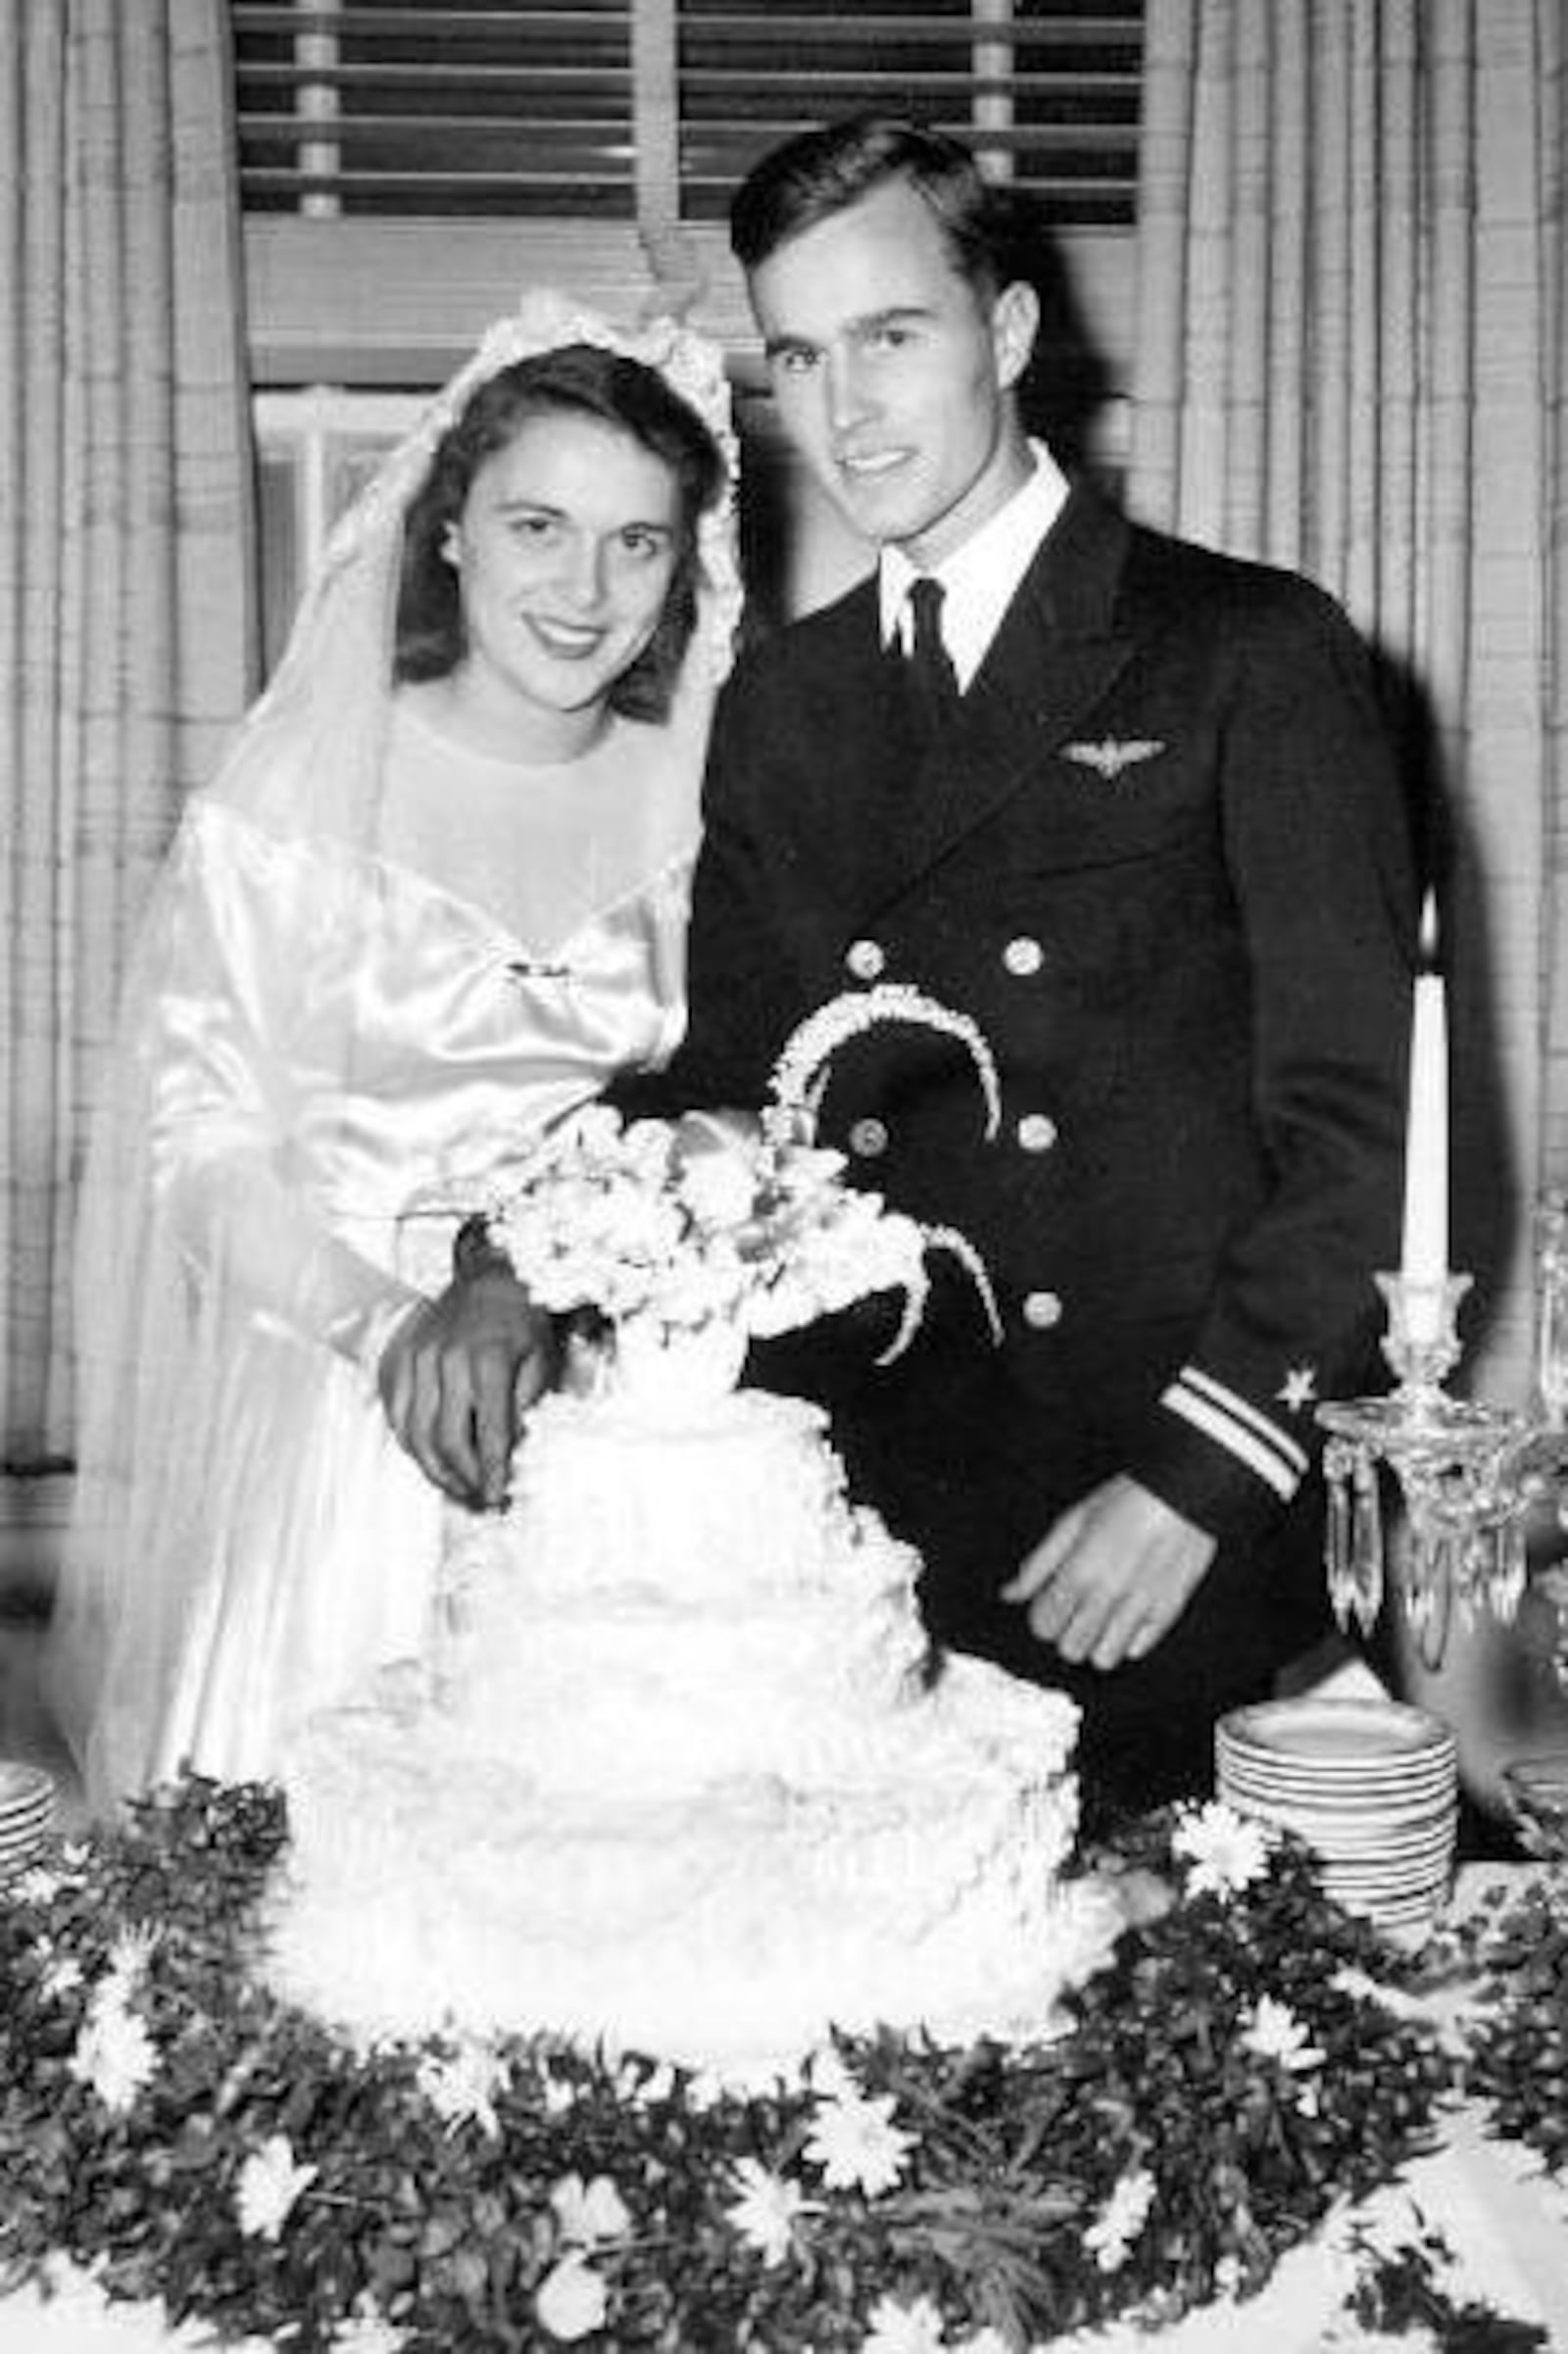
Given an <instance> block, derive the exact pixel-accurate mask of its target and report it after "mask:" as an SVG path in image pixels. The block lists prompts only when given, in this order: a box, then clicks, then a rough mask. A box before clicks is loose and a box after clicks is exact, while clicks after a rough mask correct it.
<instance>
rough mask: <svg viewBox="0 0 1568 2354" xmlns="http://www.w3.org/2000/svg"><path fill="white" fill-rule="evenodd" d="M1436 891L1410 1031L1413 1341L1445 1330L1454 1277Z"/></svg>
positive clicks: (1409, 1297)
mask: <svg viewBox="0 0 1568 2354" xmlns="http://www.w3.org/2000/svg"><path fill="white" fill-rule="evenodd" d="M1437 946H1438V923H1437V909H1436V907H1435V905H1434V902H1433V898H1432V894H1431V893H1430V892H1428V894H1427V898H1426V904H1425V906H1424V907H1423V908H1422V910H1421V964H1420V969H1419V971H1418V972H1417V974H1416V981H1415V1013H1414V1019H1413V1022H1412V1024H1411V1030H1410V1097H1409V1108H1408V1112H1407V1115H1406V1119H1405V1130H1404V1242H1403V1248H1402V1250H1401V1252H1400V1258H1399V1273H1400V1275H1401V1277H1402V1278H1403V1282H1404V1287H1405V1306H1406V1312H1407V1314H1408V1315H1409V1316H1410V1318H1411V1322H1412V1330H1411V1338H1412V1340H1418V1341H1432V1340H1436V1339H1437V1338H1438V1336H1439V1334H1440V1333H1441V1331H1442V1328H1443V1286H1444V1284H1445V1282H1446V1279H1447V1274H1448V1014H1447V1005H1446V993H1445V989H1444V982H1443V975H1442V973H1441V972H1440V971H1439V970H1438V968H1437V962H1436V957H1437Z"/></svg>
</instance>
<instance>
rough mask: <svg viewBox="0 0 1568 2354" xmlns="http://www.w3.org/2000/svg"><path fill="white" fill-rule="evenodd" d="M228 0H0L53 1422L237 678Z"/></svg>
mask: <svg viewBox="0 0 1568 2354" xmlns="http://www.w3.org/2000/svg"><path fill="white" fill-rule="evenodd" d="M234 153H235V149H234V137H233V123H232V98H231V75H230V71H229V53H228V26H227V12H226V10H225V8H224V6H223V0H10V5H9V6H8V8H7V9H6V10H5V11H4V12H3V14H0V255H3V257H4V260H3V263H0V827H3V834H0V895H3V900H0V1000H3V1003H0V1018H3V1021H4V1029H5V1036H6V1040H7V1045H8V1054H7V1060H6V1066H5V1075H4V1080H3V1084H0V1309H3V1332H0V1385H3V1389H0V1397H3V1403H4V1460H5V1464H6V1466H7V1468H8V1469H17V1468H20V1469H22V1470H28V1469H33V1468H36V1467H38V1466H40V1465H43V1464H47V1463H50V1462H53V1461H56V1460H59V1459H62V1458H69V1455H70V1451H71V1444H72V1361H71V1359H72V1352H71V1303H70V1259H71V1239H72V1211H73V1185H74V1179H75V1175H76V1172H77V1170H78V1168H79V1163H80V1155H81V1150H82V1145H83V1141H84V1137H85V1131H86V1122H87V1116H88V1109H89V1105H90V1103H91V1101H92V1098H93V1095H94V1091H95V1087H96V1084H97V1073H98V1070H99V1068H100V1066H101V1063H102V1059H103V1054H104V1051H105V1048H106V1044H107V1041H108V1038H109V1035H110V1030H111V1026H112V1021H113V1012H114V1006H115V1003H116V1000H117V997H118V993H119V983H120V976H121V971H122V967H123V957H124V953H125V947H126V943H127V940H128V938H129V936H130V933H131V931H132V929H133V926H134V924H135V920H136V916H137V912H138V909H139V907H140V905H141V902H142V898H143V894H144V891H145V888H146V885H147V882H148V879H149V877H150V875H151V873H152V870H153V868H154V867H155V865H156V864H157V862H158V859H159V858H160V856H161V854H162V852H163V849H164V847H165V844H166V842H167V841H168V838H169V835H170V832H171V830H172V822H173V819H174V817H175V814H176V812H177V810H178V807H179V804H180V801H181V798H182V796H183V794H184V793H185V791H186V790H187V789H188V788H189V787H190V786H191V785H192V784H193V783H195V782H197V781H198V780H199V779H200V777H201V776H202V775H203V774H204V773H206V772H207V771H208V770H209V769H210V767H211V766H212V764H213V760H214V755H215V753H216V750H217V747H218V745H219V743H220V741H221V738H222V735H223V734H224V733H225V731H226V730H227V728H228V727H229V726H230V725H231V724H232V722H233V720H234V719H235V717H236V716H237V715H238V713H239V711H241V709H242V708H243V705H244V702H245V700H246V696H247V694H248V692H249V690H250V688H251V686H252V683H253V679H254V666H253V646H254V626H253V613H254V606H255V598H254V593H253V584H252V568H253V567H252V541H253V531H252V517H251V461H250V435H249V424H248V416H247V392H248V387H247V384H246V377H245V368H244V363H243V304H242V290H241V270H240V258H239V257H240V246H239V233H238V211H237V194H236V182H235V163H234Z"/></svg>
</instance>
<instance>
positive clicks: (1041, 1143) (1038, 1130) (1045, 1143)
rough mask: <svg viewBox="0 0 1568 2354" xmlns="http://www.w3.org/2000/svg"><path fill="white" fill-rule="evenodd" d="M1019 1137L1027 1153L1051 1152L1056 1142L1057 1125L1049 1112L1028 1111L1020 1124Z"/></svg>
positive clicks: (1022, 1148)
mask: <svg viewBox="0 0 1568 2354" xmlns="http://www.w3.org/2000/svg"><path fill="white" fill-rule="evenodd" d="M1017 1137H1018V1144H1019V1147H1020V1149H1021V1150H1022V1151H1023V1152H1050V1151H1051V1148H1052V1146H1053V1145H1054V1143H1055V1141H1056V1123H1055V1121H1054V1119H1053V1118H1052V1116H1051V1114H1050V1112H1049V1111H1026V1112H1025V1113H1024V1115H1023V1118H1022V1119H1021V1120H1020V1121H1019V1122H1018V1127H1017Z"/></svg>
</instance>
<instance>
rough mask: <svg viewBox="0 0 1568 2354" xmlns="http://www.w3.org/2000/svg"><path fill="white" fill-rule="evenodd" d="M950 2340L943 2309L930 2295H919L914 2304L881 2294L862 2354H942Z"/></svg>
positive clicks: (873, 2307) (872, 2315)
mask: <svg viewBox="0 0 1568 2354" xmlns="http://www.w3.org/2000/svg"><path fill="white" fill-rule="evenodd" d="M947 2342H948V2340H947V2332H946V2331H945V2330H944V2329H943V2327H942V2315H941V2312H940V2310H939V2308H938V2307H937V2306H936V2305H935V2304H933V2302H932V2300H931V2299H930V2298H929V2297H916V2298H915V2300H914V2302H913V2304H912V2305H902V2304H900V2302H899V2300H898V2298H897V2297H878V2299H877V2301H876V2303H875V2304H874V2305H873V2306H872V2308H871V2329H870V2333H869V2335H868V2336H867V2337H866V2339H865V2341H864V2343H863V2345H862V2348H861V2354H943V2348H944V2347H945V2346H946V2344H947Z"/></svg>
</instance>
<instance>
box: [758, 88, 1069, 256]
mask: <svg viewBox="0 0 1568 2354" xmlns="http://www.w3.org/2000/svg"><path fill="white" fill-rule="evenodd" d="M899 180H903V181H905V182H906V183H907V185H908V186H909V187H910V188H912V189H913V190H914V193H915V194H916V195H917V196H918V197H919V198H920V199H921V201H922V203H924V204H926V205H928V206H929V207H930V210H931V211H932V213H933V214H934V215H935V216H936V220H937V225H938V226H939V228H940V229H941V231H942V235H943V239H944V242H945V243H946V245H947V249H948V254H949V257H950V259H951V261H952V263H953V267H954V269H955V270H956V271H957V273H958V275H959V276H960V277H961V278H964V279H965V280H967V282H968V283H969V284H970V285H971V286H973V287H974V289H975V290H976V292H977V293H979V294H981V295H982V296H985V297H990V296H992V295H996V294H1000V292H1001V291H1002V289H1003V287H1004V286H1007V285H1010V284H1011V283H1012V282H1013V280H1014V279H1018V278H1023V279H1027V278H1028V277H1029V275H1030V270H1029V268H1028V267H1027V261H1028V257H1027V254H1026V251H1025V241H1026V240H1027V238H1028V237H1029V235H1030V234H1031V226H1030V221H1029V217H1028V215H1027V214H1026V213H1025V212H1024V211H1023V210H1022V209H1021V208H1020V207H1019V205H1018V203H1017V202H1016V200H1015V199H1014V197H1013V195H1012V192H1011V191H1010V190H1009V189H1007V188H1006V187H1003V186H999V185H997V184H996V183H994V182H993V181H991V180H988V179H987V178H986V176H985V174H984V173H983V172H981V170H980V167H979V165H978V164H977V163H976V161H975V159H974V157H973V155H972V154H971V153H970V151H969V149H968V148H967V147H965V146H964V145H963V144H962V143H961V142H960V141H959V140H957V139H953V138H950V137H949V136H948V134H947V133H946V131H939V130H929V129H927V128H925V127H924V126H923V125H922V124H920V123H909V122H906V121H904V120H903V119H902V118H901V117H899V116H895V115H871V114H866V115H852V116H850V117H849V118H848V119H847V120H846V121H844V122H841V123H824V124H823V125H822V126H821V127H820V128H818V129H816V130H808V131H802V132H801V133H800V134H799V136H798V137H796V138H793V139H787V140H786V141H785V142H784V144H783V145H782V146H781V147H775V148H773V149H772V150H771V151H770V152H769V153H768V154H767V155H764V156H763V157H762V159H761V161H760V163H759V164H757V165H755V166H754V167H753V169H752V171H751V172H749V173H748V175H747V177H746V178H745V179H744V180H743V181H742V183H741V185H740V187H739V188H738V189H737V191H736V194H735V198H734V201H733V203H732V204H731V206H730V215H729V241H730V248H731V251H732V252H733V253H734V256H735V259H736V260H737V262H739V264H740V266H741V268H742V269H743V270H756V269H757V268H758V267H759V266H760V264H761V263H763V262H765V261H766V260H767V258H768V256H769V255H770V254H773V253H776V252H777V251H778V249H779V247H780V246H781V245H786V244H788V243H789V241H790V239H791V238H793V237H799V236H801V235H802V234H803V233H804V232H805V231H806V230H807V229H810V228H815V227H817V226H818V225H819V224H820V223H821V222H822V221H831V220H832V218H833V216H834V215H835V214H836V213H842V212H845V211H847V210H848V208H849V207H850V206H851V205H855V204H858V203H859V202H860V200H861V198H862V197H866V196H870V195H872V194H873V193H874V192H875V191H876V190H877V189H878V188H883V187H886V186H888V185H890V184H891V183H893V182H895V181H899Z"/></svg>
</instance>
